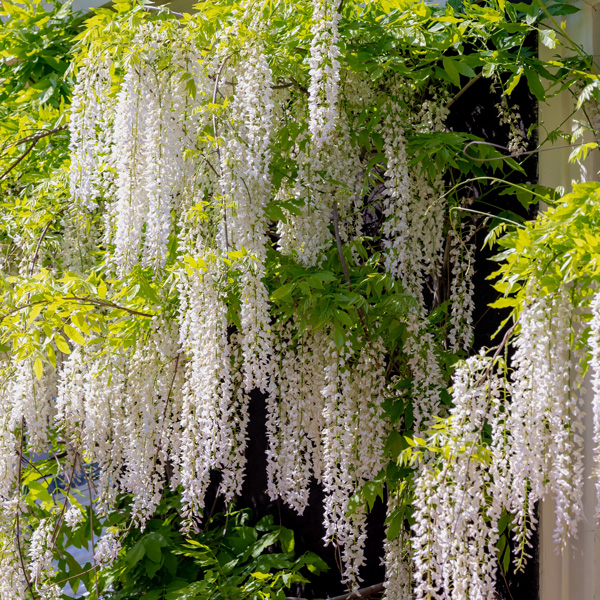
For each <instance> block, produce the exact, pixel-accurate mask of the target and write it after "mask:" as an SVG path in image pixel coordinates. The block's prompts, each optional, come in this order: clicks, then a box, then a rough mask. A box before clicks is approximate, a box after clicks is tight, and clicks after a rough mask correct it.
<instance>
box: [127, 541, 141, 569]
mask: <svg viewBox="0 0 600 600" xmlns="http://www.w3.org/2000/svg"><path fill="white" fill-rule="evenodd" d="M145 553H146V549H145V547H144V544H142V542H141V541H139V542H136V543H135V544H134V545H133V547H132V548H131V550H130V551H129V552H128V553H127V555H126V556H125V562H126V563H127V564H128V565H129V566H130V567H134V566H135V565H137V564H138V563H139V562H140V560H142V558H144V554H145Z"/></svg>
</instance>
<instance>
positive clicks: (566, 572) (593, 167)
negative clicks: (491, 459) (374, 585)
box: [539, 0, 600, 600]
mask: <svg viewBox="0 0 600 600" xmlns="http://www.w3.org/2000/svg"><path fill="white" fill-rule="evenodd" d="M577 5H578V6H579V8H580V9H581V11H580V12H579V13H577V14H575V15H569V16H568V17H557V20H566V22H567V23H566V25H567V31H568V33H569V35H570V37H571V38H572V39H574V40H575V41H576V42H577V43H578V44H580V45H581V46H582V47H583V48H584V49H585V50H586V51H587V52H588V53H590V54H595V55H596V58H597V57H598V54H600V1H599V0H579V1H578V2H577ZM557 51H558V52H559V53H561V54H563V56H564V55H566V51H565V49H564V48H555V49H554V50H550V49H548V48H546V47H544V46H542V45H541V44H540V56H541V57H542V58H547V59H550V58H551V56H552V55H554V54H556V52H557ZM599 62H600V61H598V60H596V63H597V64H598V63H599ZM574 106H575V100H574V98H573V96H572V95H571V94H569V93H568V92H563V93H562V94H560V95H559V96H558V97H556V98H553V99H552V100H550V101H549V102H548V103H545V104H541V105H540V107H539V120H540V126H541V129H540V140H543V139H544V137H545V134H546V132H548V131H552V129H555V128H557V127H559V126H560V124H561V123H563V121H565V119H568V117H569V115H570V114H571V112H572V110H573V107H574ZM574 118H578V115H575V116H574ZM564 127H569V123H568V122H567V123H565V125H564ZM586 141H591V139H588V140H586ZM565 143H566V142H565V141H564V140H558V141H557V142H556V143H555V146H560V145H564V144H565ZM547 147H550V146H547ZM570 153H571V149H570V148H562V149H556V150H551V151H548V152H542V153H541V154H540V157H539V182H540V183H541V184H542V185H547V186H551V187H557V186H563V187H564V189H565V191H566V192H568V191H570V189H571V182H572V181H590V180H596V179H597V178H598V171H599V169H600V160H599V158H598V155H599V154H600V152H597V151H596V152H592V153H590V155H589V156H588V158H587V159H586V161H585V162H584V163H583V164H570V163H569V162H568V157H569V154H570ZM586 389H587V390H588V392H587V397H586V399H585V402H586V406H585V413H586V416H585V426H586V431H585V471H584V477H585V482H584V497H583V514H584V519H583V521H582V522H581V523H580V524H579V529H578V537H577V539H573V540H571V541H570V543H569V544H568V545H567V548H566V549H565V550H564V552H563V553H562V554H559V553H558V552H557V550H556V548H555V545H554V542H553V539H552V536H553V532H554V521H555V518H554V508H555V507H554V502H552V501H551V500H547V501H545V502H542V505H541V507H540V537H539V543H540V548H539V557H540V596H539V597H540V599H541V600H600V529H599V528H597V527H596V523H595V520H594V513H595V509H596V506H595V505H596V498H595V487H594V481H593V480H592V479H591V474H592V470H593V457H594V445H593V440H592V434H593V423H592V410H591V383H590V381H589V378H588V380H587V381H586Z"/></svg>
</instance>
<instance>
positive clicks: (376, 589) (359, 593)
mask: <svg viewBox="0 0 600 600" xmlns="http://www.w3.org/2000/svg"><path fill="white" fill-rule="evenodd" d="M383 590H384V586H383V583H376V584H375V585H370V586H369V587H365V588H361V589H359V590H356V591H355V592H348V593H347V594H342V595H341V596H334V597H333V598H330V599H329V600H362V599H363V598H370V597H371V596H373V595H374V594H379V593H380V592H383ZM285 600H306V599H305V598H297V597H293V596H288V597H287V598H286V599H285Z"/></svg>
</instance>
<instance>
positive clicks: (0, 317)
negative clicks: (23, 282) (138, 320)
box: [0, 296, 155, 323]
mask: <svg viewBox="0 0 600 600" xmlns="http://www.w3.org/2000/svg"><path fill="white" fill-rule="evenodd" d="M63 300H74V301H76V302H80V303H81V304H93V305H95V306H103V307H106V308H114V309H115V310H122V311H124V312H126V313H129V314H132V315H137V316H139V317H148V318H149V319H151V318H152V317H154V316H155V315H151V314H150V313H144V312H141V311H139V310H134V309H133V308H127V306H121V305H120V304H115V303H114V302H109V301H108V300H96V299H95V298H81V297H79V296H65V297H64V298H63ZM50 302H51V300H36V301H35V302H27V303H26V304H23V305H22V306H17V307H16V308H13V309H12V310H9V311H8V312H5V313H4V314H3V315H0V323H2V321H4V319H6V318H7V317H10V315H14V314H15V313H18V312H20V311H22V310H25V309H26V308H31V307H32V306H35V305H36V304H44V303H46V304H48V303H50Z"/></svg>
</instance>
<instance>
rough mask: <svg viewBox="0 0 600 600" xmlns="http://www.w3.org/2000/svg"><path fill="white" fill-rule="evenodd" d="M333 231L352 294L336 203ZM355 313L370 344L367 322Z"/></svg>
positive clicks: (358, 310) (334, 204)
mask: <svg viewBox="0 0 600 600" xmlns="http://www.w3.org/2000/svg"><path fill="white" fill-rule="evenodd" d="M333 231H334V233H335V243H336V244H337V249H338V254H339V257H340V262H341V263H342V270H343V271H344V277H345V278H346V283H347V284H348V288H349V289H350V291H351V292H353V291H354V288H353V287H352V283H351V281H350V273H349V271H348V265H347V264H346V257H345V256H344V248H343V247H342V239H341V238H340V222H339V215H338V209H337V202H334V203H333ZM356 312H357V313H358V318H359V319H360V323H361V325H362V328H363V331H364V333H365V337H366V338H367V341H368V342H370V341H371V338H370V336H369V330H368V329H367V322H366V321H365V315H364V313H363V312H362V310H361V308H360V307H359V306H357V307H356Z"/></svg>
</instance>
